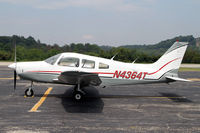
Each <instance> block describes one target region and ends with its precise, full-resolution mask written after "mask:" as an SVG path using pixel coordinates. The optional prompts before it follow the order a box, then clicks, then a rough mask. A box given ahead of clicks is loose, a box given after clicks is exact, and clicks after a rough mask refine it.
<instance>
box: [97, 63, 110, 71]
mask: <svg viewBox="0 0 200 133" xmlns="http://www.w3.org/2000/svg"><path fill="white" fill-rule="evenodd" d="M99 69H109V65H107V64H104V63H101V62H100V63H99Z"/></svg>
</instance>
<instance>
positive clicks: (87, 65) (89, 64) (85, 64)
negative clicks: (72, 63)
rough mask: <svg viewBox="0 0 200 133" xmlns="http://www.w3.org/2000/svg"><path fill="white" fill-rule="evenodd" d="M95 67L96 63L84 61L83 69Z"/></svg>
mask: <svg viewBox="0 0 200 133" xmlns="http://www.w3.org/2000/svg"><path fill="white" fill-rule="evenodd" d="M94 67H95V61H92V60H86V59H83V60H82V68H94Z"/></svg>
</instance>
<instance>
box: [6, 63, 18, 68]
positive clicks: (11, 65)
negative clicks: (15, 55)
mask: <svg viewBox="0 0 200 133" xmlns="http://www.w3.org/2000/svg"><path fill="white" fill-rule="evenodd" d="M15 66H16V63H12V64H10V65H9V66H8V67H9V68H12V69H15Z"/></svg>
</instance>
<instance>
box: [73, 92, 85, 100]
mask: <svg viewBox="0 0 200 133" xmlns="http://www.w3.org/2000/svg"><path fill="white" fill-rule="evenodd" d="M73 97H74V99H75V100H76V101H80V100H82V99H83V93H82V92H80V91H75V92H74V96H73Z"/></svg>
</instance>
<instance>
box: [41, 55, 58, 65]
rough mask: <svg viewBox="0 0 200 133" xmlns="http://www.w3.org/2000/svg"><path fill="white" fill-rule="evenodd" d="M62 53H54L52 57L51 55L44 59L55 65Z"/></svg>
mask: <svg viewBox="0 0 200 133" xmlns="http://www.w3.org/2000/svg"><path fill="white" fill-rule="evenodd" d="M60 55H61V54H57V55H54V56H52V57H49V58H48V59H46V60H44V61H45V62H46V63H49V64H51V65H53V64H54V63H55V62H56V61H57V59H58V58H59V57H60Z"/></svg>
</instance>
